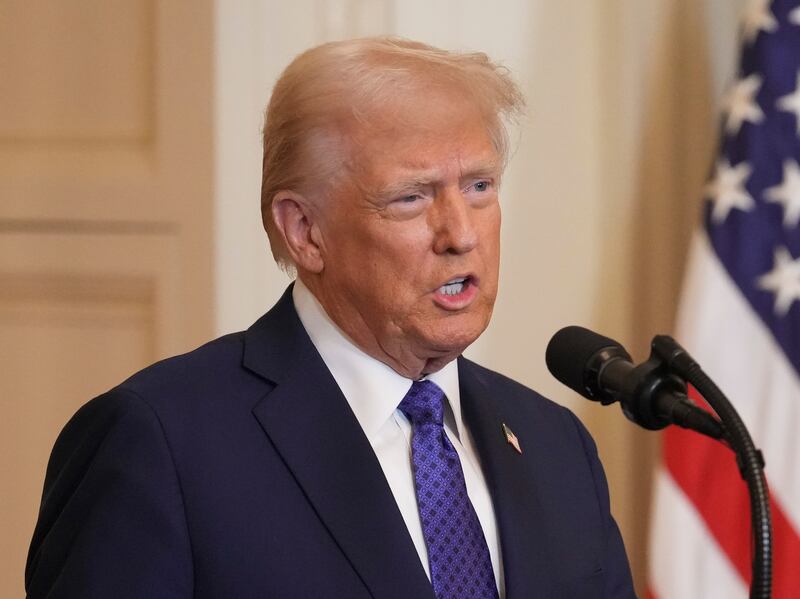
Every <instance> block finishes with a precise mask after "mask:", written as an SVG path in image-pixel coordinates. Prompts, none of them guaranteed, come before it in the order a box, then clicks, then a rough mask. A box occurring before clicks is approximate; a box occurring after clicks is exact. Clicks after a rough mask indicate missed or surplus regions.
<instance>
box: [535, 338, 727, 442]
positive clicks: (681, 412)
mask: <svg viewBox="0 0 800 599" xmlns="http://www.w3.org/2000/svg"><path fill="white" fill-rule="evenodd" d="M545 360H546V362H547V369H548V370H549V371H550V373H551V374H552V375H553V376H554V377H556V378H557V379H558V380H559V381H560V382H562V383H564V384H565V385H566V386H567V387H569V388H570V389H572V390H574V391H576V392H577V393H579V394H581V395H583V396H584V397H586V398H587V399H591V400H592V401H599V402H600V403H602V404H603V405H608V404H612V403H614V402H617V401H618V402H620V406H621V407H622V412H623V413H624V414H625V416H626V417H627V418H628V419H629V420H631V421H633V422H635V423H636V424H638V425H640V426H642V427H644V428H646V429H649V430H659V429H662V428H664V427H665V426H668V425H670V424H677V425H678V426H682V427H684V428H689V429H692V430H696V431H698V432H700V433H703V434H704V435H708V436H709V437H713V438H714V439H721V438H723V437H724V436H725V429H724V428H723V426H722V424H721V423H720V422H719V420H717V419H716V418H714V417H713V416H712V415H711V414H709V413H708V412H706V411H705V410H703V409H701V408H699V407H698V406H697V405H695V404H694V403H693V402H692V401H691V400H690V399H689V398H688V397H687V395H686V383H685V382H684V381H683V379H681V378H679V377H678V376H676V375H675V374H673V373H671V372H670V371H669V369H668V368H667V365H666V364H665V363H664V361H663V360H662V359H661V358H660V357H659V356H658V355H657V353H656V352H655V351H654V352H653V354H652V355H651V356H650V359H649V360H647V361H646V362H643V363H642V364H640V365H638V366H636V365H634V364H633V362H632V361H631V357H630V355H629V354H628V352H626V351H625V348H623V347H622V345H620V344H619V343H617V342H616V341H614V340H613V339H609V338H608V337H603V336H602V335H598V334H597V333H595V332H593V331H590V330H589V329H584V328H583V327H577V326H571V327H566V328H563V329H561V330H560V331H558V332H557V333H556V334H555V335H553V338H552V339H551V340H550V343H548V344H547V352H546V354H545Z"/></svg>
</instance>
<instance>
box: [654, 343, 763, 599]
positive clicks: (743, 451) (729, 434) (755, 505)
mask: <svg viewBox="0 0 800 599" xmlns="http://www.w3.org/2000/svg"><path fill="white" fill-rule="evenodd" d="M652 350H653V355H654V356H657V357H658V358H660V360H661V361H662V363H663V365H664V366H665V367H666V369H667V370H668V371H669V372H671V373H673V374H675V375H677V376H678V377H680V378H682V379H684V380H685V381H686V382H688V383H690V384H691V385H692V386H693V387H694V388H695V389H697V391H698V392H699V393H700V395H702V396H703V398H705V400H706V401H707V402H708V404H709V405H710V406H711V407H712V408H713V410H714V411H715V412H716V413H717V415H718V416H719V418H720V420H721V421H722V427H723V430H724V435H723V440H724V441H727V443H728V445H729V446H730V448H731V449H732V450H733V451H734V453H735V454H736V463H737V465H738V467H739V473H740V474H741V476H742V478H743V479H744V481H745V483H746V484H747V490H748V492H749V494H750V516H751V525H752V535H753V541H754V546H755V554H754V556H753V564H752V574H753V577H752V582H751V583H750V599H770V597H771V596H772V523H771V517H770V506H769V490H768V489H767V481H766V478H765V477H764V457H763V455H762V454H761V451H759V450H758V449H757V448H756V446H755V445H754V444H753V439H752V438H751V437H750V433H749V432H748V430H747V427H746V426H745V424H744V422H742V419H741V417H740V416H739V414H738V413H737V412H736V410H735V409H734V407H733V405H731V402H730V401H728V398H727V397H725V395H724V394H723V393H722V391H720V389H719V387H717V386H716V384H714V381H712V380H711V379H710V378H709V377H708V375H706V374H705V373H704V372H703V370H702V369H701V368H700V366H699V365H698V364H697V362H695V361H694V359H693V358H692V357H691V356H690V355H689V354H688V353H687V352H686V350H685V349H683V348H682V347H681V346H680V345H679V344H678V343H677V342H676V341H675V340H674V339H672V337H669V336H667V335H657V336H656V337H654V338H653V343H652ZM693 430H697V429H696V428H693ZM698 432H700V433H702V434H705V435H707V436H710V437H712V438H714V437H713V436H712V435H709V434H708V433H707V432H706V431H703V430H699V431H698Z"/></svg>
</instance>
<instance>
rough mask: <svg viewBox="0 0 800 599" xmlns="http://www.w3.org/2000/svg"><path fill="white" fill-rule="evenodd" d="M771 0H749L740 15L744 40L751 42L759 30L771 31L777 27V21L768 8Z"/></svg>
mask: <svg viewBox="0 0 800 599" xmlns="http://www.w3.org/2000/svg"><path fill="white" fill-rule="evenodd" d="M770 2H771V0H750V2H748V3H747V7H746V8H745V11H744V15H743V16H742V27H743V29H744V32H743V35H744V40H745V42H747V43H748V44H751V43H753V41H755V39H756V38H757V37H758V32H759V31H766V32H767V33H772V32H773V31H775V30H776V29H777V28H778V21H777V19H775V16H774V15H773V14H772V11H771V10H770V8H769V4H770Z"/></svg>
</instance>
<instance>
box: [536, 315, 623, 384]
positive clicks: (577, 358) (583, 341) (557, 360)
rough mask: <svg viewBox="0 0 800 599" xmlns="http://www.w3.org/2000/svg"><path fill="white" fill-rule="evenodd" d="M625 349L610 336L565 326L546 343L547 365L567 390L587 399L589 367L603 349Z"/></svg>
mask: <svg viewBox="0 0 800 599" xmlns="http://www.w3.org/2000/svg"><path fill="white" fill-rule="evenodd" d="M609 347H614V348H619V349H621V350H622V351H623V352H624V351H625V350H624V349H623V347H622V346H621V345H620V344H619V343H617V342H616V341H614V340H613V339H609V338H608V337H603V336H602V335H598V334H597V333H595V332H594V331H590V330H589V329H584V328H583V327H578V326H570V327H564V328H563V329H561V330H560V331H558V332H557V333H556V334H555V335H553V337H552V339H550V343H548V344H547V351H546V352H545V362H546V363H547V369H548V370H549V371H550V374H552V375H553V376H554V377H556V378H557V379H558V380H559V381H560V382H562V383H564V384H565V385H566V386H567V387H569V388H570V389H572V390H573V391H575V392H576V393H579V394H581V395H583V396H586V397H588V395H587V389H586V381H585V373H586V367H587V365H588V363H589V361H590V360H591V358H592V357H593V356H594V355H595V354H597V352H599V351H600V350H601V349H605V348H609Z"/></svg>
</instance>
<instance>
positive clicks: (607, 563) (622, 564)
mask: <svg viewBox="0 0 800 599" xmlns="http://www.w3.org/2000/svg"><path fill="white" fill-rule="evenodd" d="M569 414H570V416H571V417H572V419H573V422H574V423H575V426H576V428H577V429H578V434H579V435H580V437H581V442H582V443H583V450H584V453H585V454H586V457H587V459H588V461H589V466H590V468H591V471H592V477H593V479H594V487H595V491H596V494H597V501H598V504H599V507H600V514H602V516H603V518H604V531H605V539H606V544H605V552H604V556H603V570H604V572H605V592H604V594H603V597H604V598H605V599H636V593H635V592H634V589H633V580H632V579H631V571H630V566H629V565H628V556H627V554H626V553H625V545H624V543H623V540H622V535H621V534H620V532H619V527H618V526H617V523H616V521H615V520H614V517H613V516H612V515H611V502H610V499H609V494H608V482H607V481H606V475H605V472H604V471H603V466H602V464H601V463H600V458H599V457H598V455H597V446H596V445H595V443H594V440H592V437H591V435H590V434H589V432H588V431H587V430H586V428H585V427H584V426H583V424H581V422H580V421H579V420H578V418H577V417H576V416H575V415H574V414H572V413H571V412H570V413H569Z"/></svg>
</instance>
